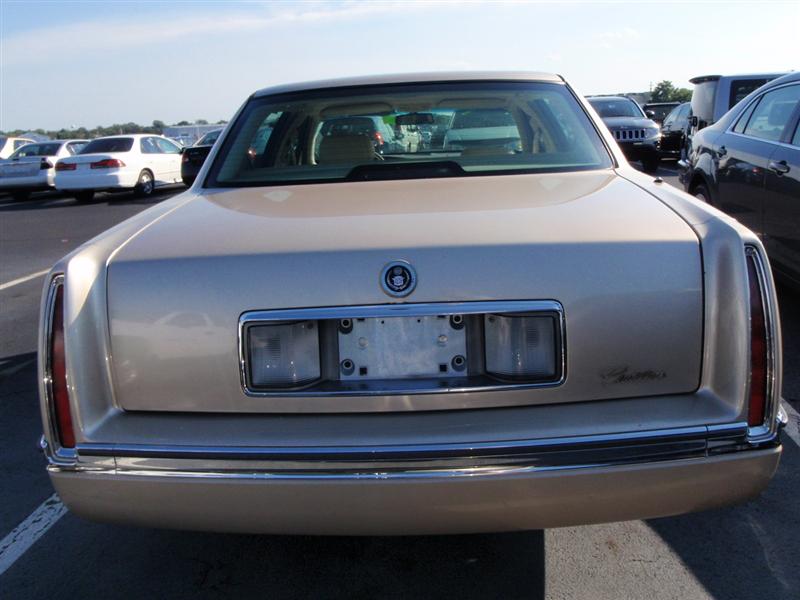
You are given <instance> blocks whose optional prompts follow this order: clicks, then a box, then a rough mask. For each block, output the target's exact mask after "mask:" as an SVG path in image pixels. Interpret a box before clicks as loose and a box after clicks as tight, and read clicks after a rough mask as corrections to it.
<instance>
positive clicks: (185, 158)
mask: <svg viewBox="0 0 800 600" xmlns="http://www.w3.org/2000/svg"><path fill="white" fill-rule="evenodd" d="M181 162H185V163H188V162H189V155H188V154H187V153H186V152H184V153H183V156H181Z"/></svg>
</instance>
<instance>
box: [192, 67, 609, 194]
mask: <svg viewBox="0 0 800 600" xmlns="http://www.w3.org/2000/svg"><path fill="white" fill-rule="evenodd" d="M609 166H611V158H610V156H609V155H608V152H607V150H606V148H605V146H604V145H603V143H602V141H601V139H600V137H599V136H598V134H597V132H596V130H595V129H594V128H593V126H592V124H591V122H590V120H589V118H588V116H587V115H586V114H585V112H583V110H582V109H581V107H580V105H579V104H578V102H577V101H576V100H575V98H574V97H573V96H572V95H571V93H570V92H569V90H568V89H567V88H566V86H564V85H561V84H551V83H532V82H476V83H452V84H446V83H434V84H408V85H392V86H366V87H363V88H357V89H355V90H354V89H352V88H347V89H344V88H343V89H328V90H315V91H310V92H298V93H293V94H287V95H282V96H273V97H269V96H267V97H262V98H255V99H253V100H251V101H250V102H249V103H248V105H247V106H246V107H245V109H244V110H243V112H242V114H241V115H240V116H239V118H238V119H237V121H236V123H234V125H233V128H232V130H231V132H230V134H229V135H228V136H227V137H226V140H225V143H224V145H223V147H222V148H221V149H220V152H219V153H218V155H217V157H216V159H215V161H214V164H213V165H212V167H211V171H210V177H209V181H208V183H209V184H210V185H212V186H248V185H252V186H255V185H275V184H286V183H304V182H328V181H342V180H364V179H398V178H417V177H422V178H424V177H446V176H465V175H471V174H485V173H513V172H538V171H548V170H583V169H598V168H606V167H609Z"/></svg>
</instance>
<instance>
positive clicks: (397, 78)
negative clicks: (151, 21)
mask: <svg viewBox="0 0 800 600" xmlns="http://www.w3.org/2000/svg"><path fill="white" fill-rule="evenodd" d="M440 81H441V82H446V81H544V82H551V83H564V78H563V77H561V76H560V75H554V74H552V73H538V72H525V71H447V72H441V73H436V72H434V73H395V74H387V75H370V76H367V77H347V78H343V79H322V80H319V81H307V82H301V83H288V84H282V85H276V86H272V87H267V88H263V89H261V90H258V91H257V92H255V93H254V94H253V97H255V98H259V97H261V96H271V95H274V94H286V93H291V92H302V91H308V90H316V89H325V88H341V87H356V86H365V85H383V84H393V83H433V82H440Z"/></svg>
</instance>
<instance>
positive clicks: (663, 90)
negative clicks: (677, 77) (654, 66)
mask: <svg viewBox="0 0 800 600" xmlns="http://www.w3.org/2000/svg"><path fill="white" fill-rule="evenodd" d="M691 99H692V91H691V90H687V89H686V88H676V87H675V86H674V85H673V84H672V82H671V81H667V80H664V81H660V82H659V83H658V84H657V85H656V87H654V88H653V91H652V92H651V94H650V102H689V100H691Z"/></svg>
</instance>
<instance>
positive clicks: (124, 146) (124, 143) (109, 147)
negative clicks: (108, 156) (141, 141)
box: [80, 138, 133, 154]
mask: <svg viewBox="0 0 800 600" xmlns="http://www.w3.org/2000/svg"><path fill="white" fill-rule="evenodd" d="M131 148H133V138H99V139H96V140H92V141H91V142H89V143H88V144H86V145H85V146H84V147H83V150H81V151H80V154H99V153H103V152H130V150H131Z"/></svg>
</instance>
